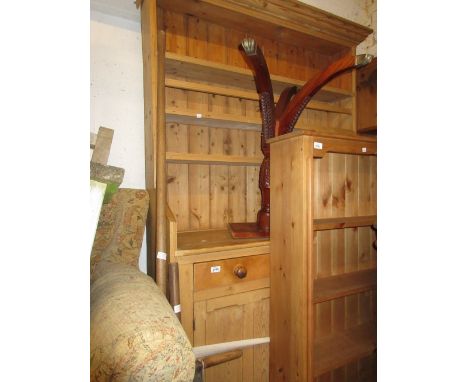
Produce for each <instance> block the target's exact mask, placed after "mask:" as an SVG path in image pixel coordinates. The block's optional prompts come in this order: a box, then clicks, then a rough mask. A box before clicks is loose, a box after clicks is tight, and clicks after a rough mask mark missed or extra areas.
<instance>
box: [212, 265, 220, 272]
mask: <svg viewBox="0 0 468 382" xmlns="http://www.w3.org/2000/svg"><path fill="white" fill-rule="evenodd" d="M218 272H221V265H216V266H215V267H211V273H218Z"/></svg>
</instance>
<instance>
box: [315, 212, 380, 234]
mask: <svg viewBox="0 0 468 382" xmlns="http://www.w3.org/2000/svg"><path fill="white" fill-rule="evenodd" d="M376 221H377V216H376V215H369V216H350V217H339V218H321V219H314V231H323V230H328V229H337V228H354V227H366V226H370V225H372V224H375V223H376Z"/></svg>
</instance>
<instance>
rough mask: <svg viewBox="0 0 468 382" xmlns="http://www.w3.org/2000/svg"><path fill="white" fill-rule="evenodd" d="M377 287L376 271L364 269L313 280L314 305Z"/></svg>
mask: <svg viewBox="0 0 468 382" xmlns="http://www.w3.org/2000/svg"><path fill="white" fill-rule="evenodd" d="M376 286H377V271H376V270H375V269H366V270H362V271H357V272H349V273H343V274H340V275H336V276H330V277H324V278H319V279H316V280H314V303H316V304H317V303H320V302H324V301H329V300H333V299H335V298H340V297H345V296H349V295H351V294H356V293H361V292H366V291H368V290H371V289H374V288H376Z"/></svg>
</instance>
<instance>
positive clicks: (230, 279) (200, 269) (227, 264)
mask: <svg viewBox="0 0 468 382" xmlns="http://www.w3.org/2000/svg"><path fill="white" fill-rule="evenodd" d="M269 277H270V258H269V255H257V256H246V257H238V258H235V259H227V260H218V261H209V262H205V263H198V264H194V280H193V282H194V291H195V292H197V291H201V290H206V289H212V288H218V287H223V286H228V285H234V284H242V283H248V282H250V281H255V280H260V279H266V278H269Z"/></svg>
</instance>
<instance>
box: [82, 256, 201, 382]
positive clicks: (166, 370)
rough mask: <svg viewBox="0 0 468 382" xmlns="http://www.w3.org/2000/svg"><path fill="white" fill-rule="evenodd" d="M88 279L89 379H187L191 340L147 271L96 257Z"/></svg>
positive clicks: (191, 373)
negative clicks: (93, 275)
mask: <svg viewBox="0 0 468 382" xmlns="http://www.w3.org/2000/svg"><path fill="white" fill-rule="evenodd" d="M96 271H97V272H98V273H99V278H97V279H96V280H95V282H94V283H93V284H92V285H91V381H96V382H101V381H187V382H189V381H190V382H191V381H192V380H193V377H194V372H195V355H194V354H193V351H192V346H191V344H190V342H189V340H188V338H187V336H186V334H185V332H184V330H183V328H182V326H181V325H180V323H179V321H178V320H177V318H176V316H175V315H174V313H173V311H172V309H171V306H170V305H169V303H168V302H167V300H166V298H165V296H164V295H163V294H162V292H161V291H160V289H159V288H158V287H157V285H156V284H155V283H154V281H153V280H152V279H151V278H150V277H149V276H147V275H145V274H143V273H141V272H140V271H138V270H137V269H136V268H135V267H133V266H129V265H126V264H118V263H113V262H107V261H101V262H99V264H97V266H96Z"/></svg>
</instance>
